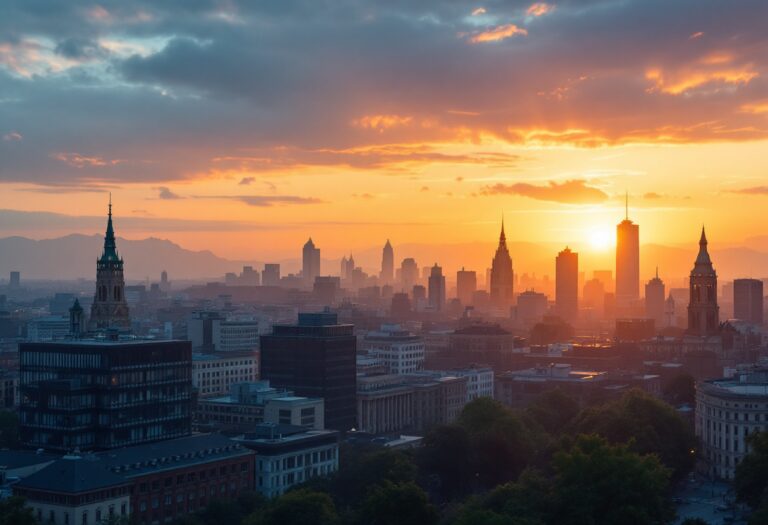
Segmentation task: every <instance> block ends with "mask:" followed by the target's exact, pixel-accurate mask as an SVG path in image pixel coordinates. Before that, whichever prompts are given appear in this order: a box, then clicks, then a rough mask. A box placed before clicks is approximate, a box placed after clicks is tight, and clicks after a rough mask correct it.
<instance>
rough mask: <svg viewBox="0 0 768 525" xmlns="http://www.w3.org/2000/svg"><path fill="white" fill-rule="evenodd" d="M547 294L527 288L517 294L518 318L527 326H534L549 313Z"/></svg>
mask: <svg viewBox="0 0 768 525" xmlns="http://www.w3.org/2000/svg"><path fill="white" fill-rule="evenodd" d="M548 302H549V301H548V299H547V296H546V295H544V294H543V293H539V292H535V291H533V290H526V291H525V292H523V293H521V294H519V295H518V296H517V320H518V321H519V322H520V323H522V324H524V325H525V326H533V325H534V324H536V323H538V322H540V321H541V320H542V319H543V318H544V314H545V313H547V305H548Z"/></svg>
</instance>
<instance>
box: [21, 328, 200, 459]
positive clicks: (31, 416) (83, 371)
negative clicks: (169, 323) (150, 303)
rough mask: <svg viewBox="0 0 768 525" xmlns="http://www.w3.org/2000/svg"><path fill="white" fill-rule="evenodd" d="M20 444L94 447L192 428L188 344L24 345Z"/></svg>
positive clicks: (133, 442) (173, 434)
mask: <svg viewBox="0 0 768 525" xmlns="http://www.w3.org/2000/svg"><path fill="white" fill-rule="evenodd" d="M19 359H20V369H21V379H20V398H21V401H20V407H19V415H20V419H21V437H22V441H23V442H24V443H25V444H26V445H27V446H30V447H35V448H38V447H39V448H45V449H52V450H71V449H74V448H76V447H77V448H80V449H81V450H99V449H110V448H116V447H124V446H129V445H136V444H139V443H146V442H150V441H157V440H161V439H169V438H176V437H182V436H186V435H189V434H190V433H191V400H192V348H191V343H190V342H189V341H128V342H120V341H116V342H101V341H98V342H97V341H73V342H61V343H58V342H53V343H21V344H20V345H19Z"/></svg>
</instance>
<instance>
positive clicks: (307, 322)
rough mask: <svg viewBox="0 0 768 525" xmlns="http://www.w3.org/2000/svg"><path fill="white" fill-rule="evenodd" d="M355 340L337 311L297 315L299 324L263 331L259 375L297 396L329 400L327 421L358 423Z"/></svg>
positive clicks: (343, 426) (337, 425)
mask: <svg viewBox="0 0 768 525" xmlns="http://www.w3.org/2000/svg"><path fill="white" fill-rule="evenodd" d="M356 352H357V339H356V337H355V335H354V327H353V326H352V325H339V324H337V320H336V315H335V314H327V313H323V314H299V324H298V325H295V326H287V325H283V326H280V325H276V326H275V327H274V328H273V332H272V334H270V335H263V336H261V378H262V379H268V380H269V382H270V384H271V385H272V386H274V387H277V388H286V389H288V390H292V391H293V392H294V393H295V394H296V395H297V396H304V397H321V398H323V399H324V400H325V426H326V428H331V429H334V430H340V431H348V430H350V429H352V428H353V427H354V426H355V419H356V401H355V396H356V391H357V376H356V370H355V363H356V358H355V355H356Z"/></svg>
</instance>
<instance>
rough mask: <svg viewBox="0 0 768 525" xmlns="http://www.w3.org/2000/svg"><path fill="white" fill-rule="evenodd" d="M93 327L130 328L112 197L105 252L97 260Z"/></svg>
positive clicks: (91, 322)
mask: <svg viewBox="0 0 768 525" xmlns="http://www.w3.org/2000/svg"><path fill="white" fill-rule="evenodd" d="M88 327H89V329H90V330H99V329H107V328H118V329H123V330H127V329H129V328H130V327H131V319H130V317H129V316H128V303H127V302H126V301H125V279H124V277H123V259H122V258H120V257H119V256H118V255H117V246H116V245H115V231H114V229H113V228H112V196H110V198H109V215H108V219H107V233H106V234H105V235H104V251H103V253H102V254H101V257H100V258H99V259H98V260H97V261H96V294H95V295H94V297H93V304H92V305H91V319H90V322H89V325H88Z"/></svg>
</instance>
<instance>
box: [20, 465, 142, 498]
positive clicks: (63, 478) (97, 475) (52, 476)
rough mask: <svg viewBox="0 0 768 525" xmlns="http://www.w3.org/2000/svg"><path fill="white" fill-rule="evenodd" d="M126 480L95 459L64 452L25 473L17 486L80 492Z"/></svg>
mask: <svg viewBox="0 0 768 525" xmlns="http://www.w3.org/2000/svg"><path fill="white" fill-rule="evenodd" d="M126 483H128V482H127V481H126V479H125V478H123V477H122V476H119V475H117V474H115V473H113V472H110V471H109V470H107V469H105V468H104V465H103V464H101V463H100V462H98V461H93V460H90V459H85V458H82V457H80V456H65V457H64V458H62V459H57V460H56V461H54V462H53V463H51V464H50V465H48V466H46V467H43V468H42V469H41V470H39V471H37V472H35V473H34V474H31V475H29V476H27V477H25V478H24V479H22V480H21V481H19V483H18V484H17V485H16V486H18V487H21V488H25V489H34V490H42V491H46V492H58V493H68V494H80V493H83V492H90V491H92V490H98V489H103V488H107V487H115V486H119V485H125V484H126Z"/></svg>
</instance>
